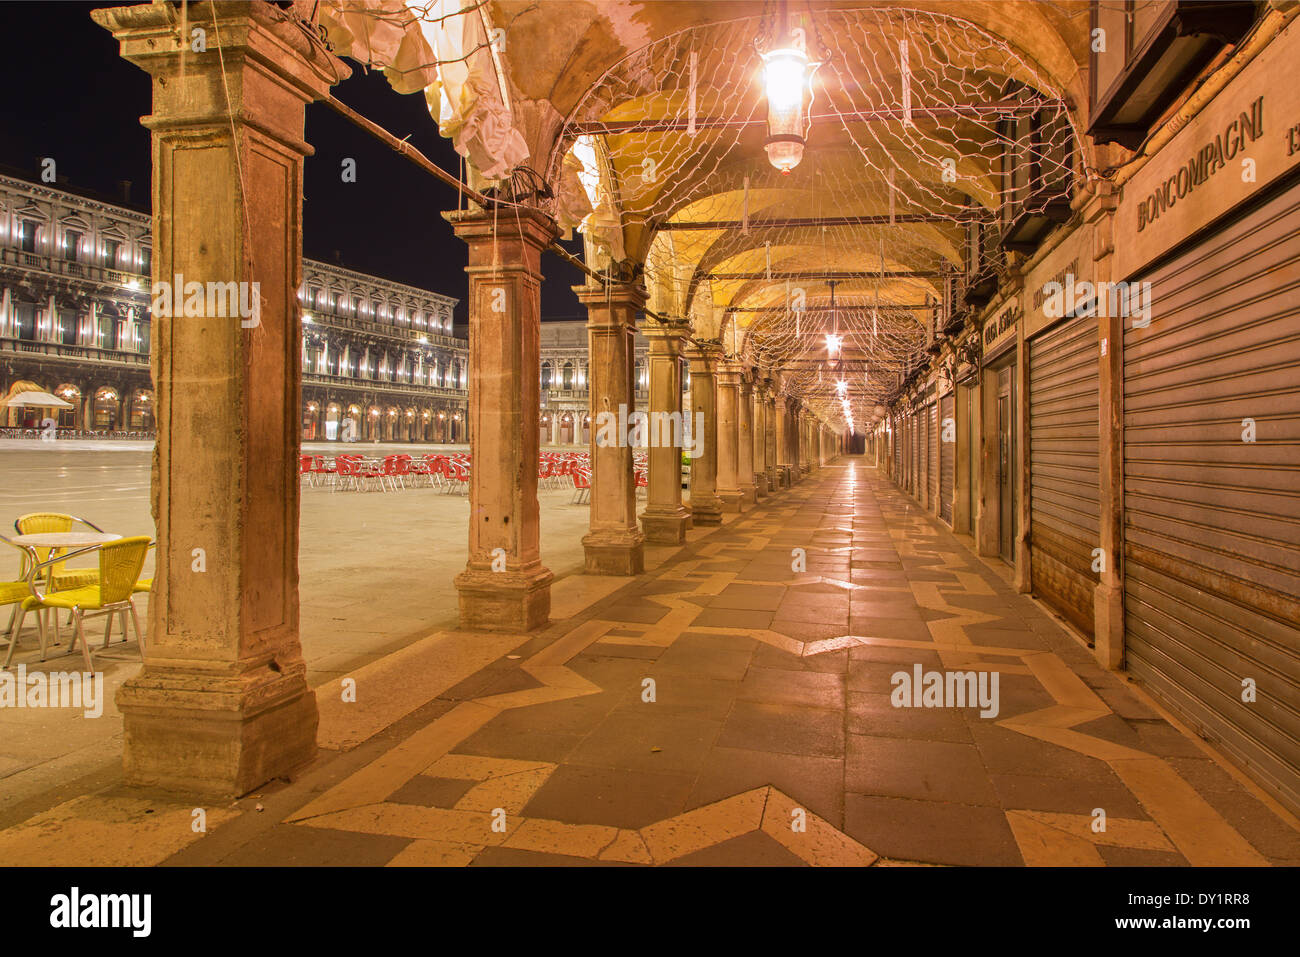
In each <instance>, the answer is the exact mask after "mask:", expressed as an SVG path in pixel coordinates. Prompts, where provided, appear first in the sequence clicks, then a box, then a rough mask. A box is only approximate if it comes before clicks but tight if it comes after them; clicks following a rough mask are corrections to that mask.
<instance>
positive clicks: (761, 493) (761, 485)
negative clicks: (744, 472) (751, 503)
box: [754, 472, 771, 498]
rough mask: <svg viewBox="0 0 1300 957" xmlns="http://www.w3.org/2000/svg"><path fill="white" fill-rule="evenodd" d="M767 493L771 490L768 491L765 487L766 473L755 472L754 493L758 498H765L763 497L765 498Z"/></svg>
mask: <svg viewBox="0 0 1300 957" xmlns="http://www.w3.org/2000/svg"><path fill="white" fill-rule="evenodd" d="M769 491H771V489H769V488H768V487H767V473H766V472H755V473H754V493H755V494H756V495H757V496H758V497H759V498H765V497H766V496H767V493H768V492H769Z"/></svg>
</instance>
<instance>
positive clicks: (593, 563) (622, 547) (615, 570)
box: [582, 529, 645, 575]
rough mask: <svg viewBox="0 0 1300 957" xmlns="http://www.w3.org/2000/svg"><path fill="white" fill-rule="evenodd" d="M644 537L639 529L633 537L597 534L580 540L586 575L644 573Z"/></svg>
mask: <svg viewBox="0 0 1300 957" xmlns="http://www.w3.org/2000/svg"><path fill="white" fill-rule="evenodd" d="M644 543H645V537H644V535H642V533H641V531H640V529H637V530H636V534H635V535H628V536H619V537H613V536H605V535H601V534H598V533H592V534H589V535H586V536H584V537H583V539H582V550H583V552H584V553H585V555H586V571H587V574H588V575H640V574H641V573H642V572H644V571H645V544H644Z"/></svg>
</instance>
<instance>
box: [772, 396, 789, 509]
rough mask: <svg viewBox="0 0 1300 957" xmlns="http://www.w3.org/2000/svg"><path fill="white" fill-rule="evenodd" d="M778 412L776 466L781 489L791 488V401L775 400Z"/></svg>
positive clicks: (779, 398)
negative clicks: (778, 471)
mask: <svg viewBox="0 0 1300 957" xmlns="http://www.w3.org/2000/svg"><path fill="white" fill-rule="evenodd" d="M775 412H776V428H775V435H776V464H777V466H778V468H779V470H780V478H781V487H782V488H789V487H790V483H791V479H790V469H789V466H790V407H789V399H787V398H786V397H785V396H783V395H782V396H778V397H776V399H775Z"/></svg>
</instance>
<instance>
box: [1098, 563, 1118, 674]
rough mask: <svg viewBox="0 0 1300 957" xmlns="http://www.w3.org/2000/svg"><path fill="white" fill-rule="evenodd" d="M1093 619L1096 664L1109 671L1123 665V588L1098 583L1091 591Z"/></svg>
mask: <svg viewBox="0 0 1300 957" xmlns="http://www.w3.org/2000/svg"><path fill="white" fill-rule="evenodd" d="M1092 605H1093V621H1094V624H1095V626H1096V628H1095V631H1096V635H1095V637H1094V639H1093V646H1092V654H1093V657H1095V658H1096V659H1097V664H1099V665H1101V666H1102V667H1103V668H1106V669H1107V670H1109V671H1117V670H1119V669H1120V668H1123V667H1124V589H1123V587H1121V586H1119V585H1114V586H1107V585H1105V584H1099V585H1098V586H1097V590H1096V591H1095V592H1093V598H1092Z"/></svg>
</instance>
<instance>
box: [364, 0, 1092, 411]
mask: <svg viewBox="0 0 1300 957" xmlns="http://www.w3.org/2000/svg"><path fill="white" fill-rule="evenodd" d="M452 6H455V4H452V3H450V0H438V2H431V3H425V4H421V3H418V2H414V0H408V2H407V3H406V5H405V8H404V9H402V10H401V11H400V12H401V15H402V17H414V18H415V19H417V20H421V21H429V23H433V22H437V23H440V24H454V23H456V22H457V21H458V20H459V19H463V18H460V17H451V16H449V15H448V10H449V9H450V8H451V7H452ZM683 6H684V7H685V6H688V5H683ZM1058 6H1062V5H1061V4H1058ZM481 7H482V4H473V5H472V6H467V7H466V8H465V11H462V12H466V11H472V12H474V13H475V15H478V16H483V17H486V16H487V11H486V10H480V8H481ZM1064 7H1069V9H1070V10H1071V11H1075V10H1076V7H1077V11H1076V12H1075V13H1071V14H1070V15H1076V14H1077V15H1081V16H1086V15H1087V4H1075V5H1073V6H1071V5H1070V4H1069V3H1068V2H1066V3H1065V4H1064ZM1064 7H1063V8H1064ZM347 9H348V11H349V15H350V16H355V17H364V16H366V15H367V12H366V11H365V10H364V9H360V8H358V7H356V6H349V7H348V8H347ZM531 9H532V8H531V7H529V6H528V5H526V4H521V3H512V2H510V0H498V2H497V3H495V4H493V5H492V7H491V10H492V11H493V16H494V17H496V19H500V20H501V24H496V23H495V21H494V23H493V24H492V25H494V26H500V27H501V29H502V30H503V31H504V33H505V40H506V42H507V43H508V42H509V35H510V32H511V27H512V25H513V24H514V23H515V22H516V20H518V21H519V22H527V18H528V16H529V12H530V10H531ZM734 9H736V10H738V11H743V12H744V13H745V14H746V15H741V16H736V17H734V18H731V19H723V20H714V21H711V22H707V23H702V24H696V25H692V26H689V27H687V28H685V29H682V30H679V31H677V32H674V33H670V34H668V35H665V36H661V37H659V38H658V39H654V40H653V41H651V42H648V43H645V44H644V45H642V46H640V47H638V48H636V49H633V50H631V52H628V53H627V54H626V55H624V56H622V57H621V58H620V59H618V60H617V61H615V62H613V63H610V64H608V65H607V66H606V67H605V68H604V69H603V72H601V73H599V74H598V75H595V76H593V77H592V79H591V82H590V84H589V85H588V86H587V88H586V91H585V92H584V93H583V94H582V95H581V96H579V97H577V99H576V103H575V105H573V106H572V107H571V108H570V109H569V111H568V113H567V115H566V116H565V118H564V122H563V126H562V129H561V132H560V135H559V137H558V139H557V141H556V144H555V146H554V148H553V149H552V152H551V154H550V155H549V156H548V157H532V158H530V159H529V161H528V162H529V163H530V164H531V165H533V166H535V167H537V168H538V171H539V175H540V177H541V178H542V179H544V180H545V181H546V183H547V184H548V186H549V187H550V188H551V190H552V192H553V194H554V196H555V197H556V199H555V201H554V207H555V208H556V209H557V211H558V212H557V217H558V218H560V219H561V220H562V221H563V215H562V213H563V211H564V210H565V209H571V208H573V206H572V204H566V202H565V199H564V197H565V196H566V195H570V194H571V191H572V190H573V188H574V187H575V183H576V184H580V188H581V189H582V190H583V192H584V193H585V195H586V199H587V201H588V203H585V204H583V205H584V208H585V207H586V206H587V205H589V207H590V212H588V213H586V214H585V216H583V218H582V221H581V225H580V229H581V230H582V231H583V232H584V233H585V234H586V236H587V239H588V243H587V256H588V259H589V265H592V266H594V267H598V266H600V265H601V260H603V261H604V262H605V263H608V262H609V261H615V262H621V261H628V260H630V261H633V262H636V263H643V264H644V268H645V276H646V282H647V285H648V286H649V288H650V292H651V304H652V308H653V309H654V310H655V311H656V312H657V313H658V314H667V315H672V316H679V317H685V318H689V319H690V320H691V322H692V325H693V329H694V333H695V335H696V336H697V337H701V338H712V339H718V340H720V341H721V342H722V343H723V344H724V346H725V348H726V350H727V352H728V353H729V354H730V355H732V356H734V357H735V358H737V359H740V360H742V361H744V362H746V363H751V364H754V365H758V366H762V367H765V368H768V369H774V370H780V373H781V376H782V381H783V389H784V391H786V392H787V393H789V394H792V395H794V396H797V397H799V398H801V399H803V400H804V401H805V403H806V404H807V405H809V406H810V407H811V408H812V409H813V411H814V412H816V413H817V414H819V415H823V416H824V417H827V418H828V419H836V420H839V421H841V422H842V423H843V424H844V425H845V426H849V424H850V423H857V422H860V421H863V420H864V419H867V420H871V421H875V420H877V419H878V418H879V417H880V413H881V405H882V403H887V402H888V401H889V399H890V398H891V396H892V395H893V394H894V392H895V391H896V390H897V388H898V386H899V383H900V382H901V380H902V379H903V377H904V375H905V374H906V372H907V371H908V370H910V369H911V368H912V367H913V366H914V365H915V364H916V363H917V362H918V361H919V360H920V359H921V357H922V356H923V355H924V354H925V352H926V351H927V349H930V348H932V347H933V345H934V342H935V339H936V336H937V335H938V332H937V329H938V327H939V326H940V325H941V318H942V314H943V312H944V309H945V302H946V301H947V298H948V297H950V295H951V286H950V285H949V280H948V279H946V278H945V277H951V276H952V275H954V274H957V273H960V272H961V271H962V270H964V269H965V268H966V263H967V260H968V258H969V250H970V247H971V245H972V239H971V236H972V229H973V228H976V227H977V226H978V225H979V224H993V223H995V222H996V220H997V217H998V215H999V212H1000V210H1001V209H1002V206H1003V203H1004V201H1005V200H1006V198H1007V194H1008V191H1009V190H1010V189H1011V188H1012V186H1013V184H1011V183H1010V182H1009V180H1008V178H1007V177H1005V176H1004V175H1003V173H1002V163H1003V158H1004V157H1005V156H1008V155H1010V156H1014V157H1015V162H1016V163H1017V164H1018V165H1020V166H1024V165H1029V164H1036V165H1037V166H1038V167H1039V169H1040V170H1041V171H1042V174H1043V175H1044V177H1045V178H1047V179H1051V178H1053V177H1069V176H1073V175H1077V174H1079V173H1086V170H1082V169H1081V165H1082V157H1081V155H1080V154H1079V153H1078V151H1077V149H1076V147H1075V144H1077V142H1078V136H1077V135H1076V131H1075V130H1074V129H1073V126H1072V120H1071V117H1070V115H1069V113H1068V111H1067V109H1066V106H1065V103H1064V101H1063V98H1062V92H1061V91H1060V90H1056V89H1053V87H1052V84H1051V82H1050V81H1049V80H1048V79H1047V78H1046V77H1045V76H1043V75H1041V73H1040V72H1039V71H1038V70H1037V69H1036V67H1035V66H1034V64H1032V63H1030V62H1027V61H1026V60H1025V59H1023V58H1022V57H1021V56H1019V54H1017V53H1016V51H1015V50H1014V49H1013V48H1012V47H1011V46H1010V45H1009V44H1008V43H1007V42H1006V41H1005V40H1002V39H1000V38H997V37H994V36H992V35H991V34H989V33H987V32H986V31H984V30H982V29H981V28H979V27H978V26H976V25H975V24H973V23H971V22H969V21H967V20H964V19H962V18H961V17H960V16H957V15H954V14H952V13H949V12H945V11H942V10H933V9H920V8H911V7H907V6H901V5H900V6H892V5H891V6H872V7H866V6H864V7H856V6H846V5H840V4H829V3H820V2H804V3H800V2H771V3H767V4H765V5H762V6H759V5H756V4H748V3H747V4H743V5H742V4H737V5H736V7H734ZM755 10H761V11H762V12H761V13H758V14H757V15H755V14H753V13H752V11H755ZM498 14H499V15H500V16H497V15H498ZM533 15H534V16H540V15H541V13H534V14H533ZM388 16H389V17H390V18H391V13H390V14H389V15H388ZM485 24H486V20H485ZM426 92H427V91H426ZM975 242H978V240H976V241H975ZM593 259H595V260H596V261H595V262H592V261H591V260H593ZM992 266H993V268H994V269H999V268H1003V267H1004V266H1005V263H1004V262H1003V261H1001V260H1000V259H999V257H998V256H996V255H995V256H994V257H993V261H992ZM841 382H842V383H844V384H845V385H844V389H843V391H842V393H841V390H840V389H839V385H838V384H839V383H841ZM855 409H856V410H857V411H858V415H854V414H853V413H854V410H855Z"/></svg>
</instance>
